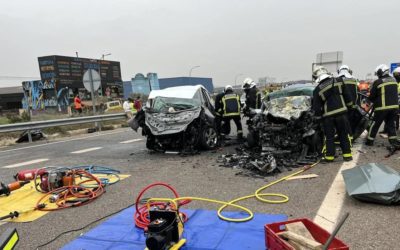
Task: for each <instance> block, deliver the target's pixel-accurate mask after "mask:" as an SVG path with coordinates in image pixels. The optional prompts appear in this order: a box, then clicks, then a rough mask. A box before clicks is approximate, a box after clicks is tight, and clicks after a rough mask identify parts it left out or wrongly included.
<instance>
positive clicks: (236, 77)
mask: <svg viewBox="0 0 400 250" xmlns="http://www.w3.org/2000/svg"><path fill="white" fill-rule="evenodd" d="M242 75H243V74H242V73H240V74H237V75H236V76H235V88H236V87H237V84H236V82H237V79H238V77H239V76H242Z"/></svg>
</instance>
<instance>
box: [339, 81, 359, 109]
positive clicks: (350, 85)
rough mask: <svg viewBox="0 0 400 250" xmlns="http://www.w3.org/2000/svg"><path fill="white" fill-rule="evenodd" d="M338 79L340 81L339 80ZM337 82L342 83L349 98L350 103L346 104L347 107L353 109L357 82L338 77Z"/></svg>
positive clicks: (356, 97) (355, 102) (355, 100)
mask: <svg viewBox="0 0 400 250" xmlns="http://www.w3.org/2000/svg"><path fill="white" fill-rule="evenodd" d="M339 79H340V80H339ZM339 79H338V81H342V82H343V83H344V88H345V89H346V91H347V93H348V94H349V97H350V98H351V103H350V102H349V103H346V105H347V107H353V108H355V106H356V105H357V99H358V95H357V92H358V81H357V80H356V79H354V78H347V77H340V78H339Z"/></svg>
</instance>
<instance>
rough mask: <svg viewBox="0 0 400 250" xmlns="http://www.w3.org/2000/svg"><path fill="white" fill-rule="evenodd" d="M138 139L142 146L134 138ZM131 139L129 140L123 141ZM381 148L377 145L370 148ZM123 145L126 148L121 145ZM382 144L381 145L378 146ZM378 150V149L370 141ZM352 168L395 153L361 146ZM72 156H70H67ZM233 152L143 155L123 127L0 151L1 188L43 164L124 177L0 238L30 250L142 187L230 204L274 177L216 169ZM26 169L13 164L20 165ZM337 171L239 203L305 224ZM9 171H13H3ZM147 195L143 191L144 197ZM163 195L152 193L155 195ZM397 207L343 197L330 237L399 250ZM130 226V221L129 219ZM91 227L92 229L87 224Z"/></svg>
mask: <svg viewBox="0 0 400 250" xmlns="http://www.w3.org/2000/svg"><path fill="white" fill-rule="evenodd" d="M135 139H142V140H135ZM130 140H132V141H130ZM379 141H380V142H381V143H383V142H385V141H383V140H382V139H378V142H379ZM121 142H127V143H121ZM385 143H387V142H385ZM378 144H379V143H378ZM362 151H363V152H364V151H366V152H365V153H360V157H359V160H358V161H359V162H358V163H357V164H362V163H368V162H382V163H384V164H386V165H388V166H390V167H392V168H395V169H397V170H399V171H400V164H399V159H398V158H399V154H397V155H394V156H392V157H391V158H389V159H384V155H385V154H386V150H385V148H384V147H379V146H376V147H372V148H369V147H368V148H366V147H363V149H362ZM72 152H75V153H72ZM226 152H234V146H231V147H227V148H224V149H222V150H221V151H217V152H210V151H209V152H202V153H201V154H199V155H194V156H187V157H182V156H178V155H168V154H150V153H149V152H148V151H147V150H146V149H145V138H143V137H141V136H140V135H138V134H137V133H135V132H133V131H132V130H131V129H126V128H124V129H118V130H114V131H106V132H101V133H97V134H91V135H81V136H74V137H70V138H63V139H59V140H57V141H53V142H39V143H33V144H25V145H17V146H11V147H5V148H1V149H0V176H1V181H2V182H11V181H12V180H13V179H12V176H13V175H14V174H15V173H16V172H17V171H19V170H23V169H30V168H37V167H44V166H75V165H101V166H110V167H113V168H115V169H118V170H121V172H122V173H124V174H130V175H131V177H129V178H127V179H125V180H123V181H121V182H120V183H118V184H116V185H113V186H110V187H108V188H107V192H106V193H105V194H104V195H103V196H102V197H101V198H99V199H98V200H96V201H95V202H93V203H90V204H88V205H86V206H83V207H77V208H73V209H66V210H62V211H57V212H51V213H49V214H47V215H45V216H43V217H42V218H40V219H38V220H36V221H34V222H31V223H7V224H4V225H1V226H0V232H2V231H4V230H5V229H6V228H8V227H16V228H17V230H18V232H19V233H20V237H21V240H20V242H19V244H18V248H17V249H35V248H36V246H38V245H41V244H43V243H45V242H47V241H49V240H51V239H53V238H54V237H56V236H57V235H59V234H60V233H62V232H64V231H67V230H71V229H75V228H80V227H82V226H84V225H86V224H88V223H90V222H92V221H94V220H97V219H99V218H101V217H103V216H105V215H107V214H110V213H113V212H115V211H118V210H120V209H122V208H124V207H127V206H129V205H130V204H132V203H133V202H134V200H135V198H136V196H137V194H138V192H139V191H140V190H141V189H142V188H143V187H145V186H146V185H148V184H151V183H153V182H156V181H163V182H167V183H169V184H171V185H173V186H174V187H175V188H176V189H177V190H178V192H179V193H180V195H182V196H200V197H209V198H214V199H220V200H226V201H228V200H231V199H234V198H237V197H238V196H243V195H248V194H252V193H254V191H255V190H256V189H257V188H259V187H261V186H263V185H265V184H266V183H268V182H270V181H273V180H276V179H277V178H279V177H282V176H285V175H287V174H289V173H290V172H289V173H283V174H280V175H278V176H272V177H268V178H266V179H257V178H251V177H244V176H240V175H235V172H236V170H233V169H229V168H224V167H219V166H218V163H217V162H216V159H217V157H218V155H220V154H223V153H226ZM38 159H40V160H42V162H38V163H32V164H29V165H27V166H19V165H16V164H21V163H25V162H30V161H31V162H35V160H38ZM341 165H342V161H341V159H337V160H336V161H335V163H331V164H319V165H317V166H316V167H314V168H312V169H310V170H308V171H307V172H306V174H311V173H315V174H317V175H318V177H317V178H314V179H307V180H306V179H303V180H291V181H285V182H282V183H279V184H277V185H275V186H272V187H271V188H269V189H268V191H267V192H271V193H283V194H286V195H288V196H289V197H290V200H289V202H288V203H285V204H275V205H272V204H263V203H261V202H258V201H256V200H254V199H251V200H248V201H245V202H242V203H241V204H243V205H245V206H246V207H248V208H250V209H252V210H253V211H254V212H259V213H275V214H277V213H283V214H286V215H288V216H289V219H293V218H303V217H306V218H310V219H313V218H314V217H315V216H316V215H317V212H318V211H319V208H320V207H321V205H322V203H323V201H324V198H325V196H326V194H327V192H328V190H330V188H331V184H332V182H333V180H334V178H335V177H336V175H337V173H338V170H339V168H340V167H341ZM4 166H8V167H9V166H13V168H3V167H4ZM154 194H155V192H154V191H153V193H149V196H152V195H154ZM160 195H168V193H164V192H163V191H158V192H157V196H160ZM0 199H1V198H0ZM188 207H189V208H205V209H213V210H215V209H217V208H218V207H217V206H216V205H214V204H209V203H204V202H192V203H191V204H189V206H188ZM397 209H398V207H394V206H380V205H374V204H366V203H361V202H359V201H356V200H353V199H352V198H350V197H347V196H346V197H345V198H344V203H343V207H342V209H341V210H339V211H340V214H343V213H344V212H350V217H349V219H348V221H347V222H346V224H345V225H344V226H343V228H342V230H341V231H340V232H339V235H338V237H339V238H341V239H342V240H343V241H345V242H346V243H347V244H348V245H349V246H350V247H351V248H352V249H400V247H399V245H400V244H398V242H397V241H398V240H397V236H398V235H399V233H400V227H399V226H398V224H397V221H398V219H396V218H398V214H397V211H396V210H397ZM132 223H133V221H132ZM95 225H96V224H95ZM95 225H93V226H91V227H89V228H86V229H85V230H83V231H79V232H74V233H69V234H66V235H63V236H62V237H60V238H59V239H57V240H56V241H54V242H53V243H52V244H50V245H48V246H46V247H45V248H44V249H58V248H60V247H62V246H63V245H65V244H66V243H68V242H69V241H71V240H73V239H74V238H76V237H78V236H79V234H81V233H84V232H86V231H88V230H90V228H93V227H94V226H95Z"/></svg>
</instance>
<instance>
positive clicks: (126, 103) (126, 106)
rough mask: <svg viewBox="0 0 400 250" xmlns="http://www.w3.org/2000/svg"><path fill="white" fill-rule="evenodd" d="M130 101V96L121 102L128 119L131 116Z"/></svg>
mask: <svg viewBox="0 0 400 250" xmlns="http://www.w3.org/2000/svg"><path fill="white" fill-rule="evenodd" d="M131 103H132V98H128V99H126V100H125V101H124V103H123V104H122V108H123V109H124V112H125V114H126V117H128V119H130V118H132V108H131Z"/></svg>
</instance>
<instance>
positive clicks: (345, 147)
mask: <svg viewBox="0 0 400 250" xmlns="http://www.w3.org/2000/svg"><path fill="white" fill-rule="evenodd" d="M323 128H324V133H325V146H326V152H325V158H326V159H327V160H333V159H334V157H335V134H336V133H337V134H338V136H339V141H340V147H341V148H342V151H343V152H342V153H343V157H344V158H349V157H351V140H350V138H349V131H348V121H347V114H340V115H335V116H329V117H326V118H324V119H323Z"/></svg>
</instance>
